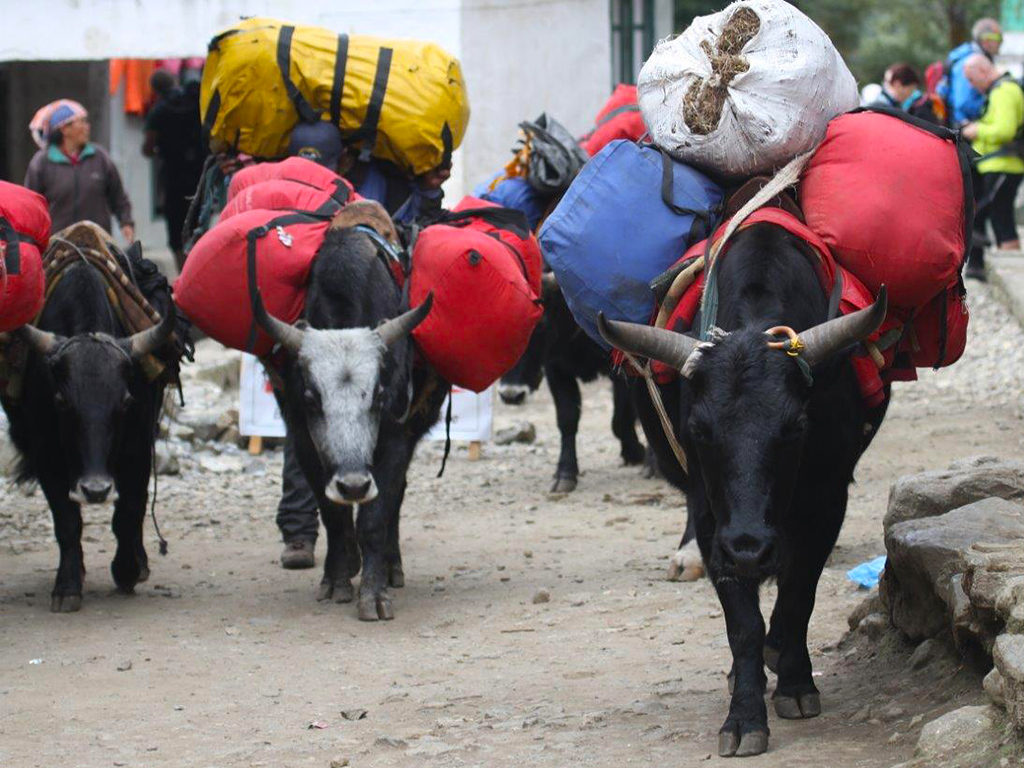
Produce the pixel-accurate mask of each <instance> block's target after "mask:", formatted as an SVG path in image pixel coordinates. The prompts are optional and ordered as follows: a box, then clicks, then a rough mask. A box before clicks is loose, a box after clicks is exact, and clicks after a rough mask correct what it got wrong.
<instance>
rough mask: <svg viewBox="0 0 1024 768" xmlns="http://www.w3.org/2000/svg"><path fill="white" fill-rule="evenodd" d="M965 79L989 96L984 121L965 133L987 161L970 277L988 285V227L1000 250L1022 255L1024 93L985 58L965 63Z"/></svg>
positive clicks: (981, 172)
mask: <svg viewBox="0 0 1024 768" xmlns="http://www.w3.org/2000/svg"><path fill="white" fill-rule="evenodd" d="M964 75H965V76H966V77H967V79H968V81H969V82H970V83H971V85H972V86H974V87H975V88H977V89H978V90H979V91H981V92H982V93H984V94H985V108H984V111H983V112H982V115H981V118H980V119H979V120H978V121H977V122H973V123H968V124H967V125H965V126H964V127H963V129H962V130H963V135H964V137H965V138H966V139H968V140H969V141H971V142H972V147H973V148H974V151H975V152H977V153H978V154H979V155H981V158H980V159H979V160H978V161H977V164H976V169H977V175H976V178H980V184H977V183H976V187H977V188H976V190H975V198H976V201H977V202H976V204H975V219H974V244H973V246H972V248H971V254H970V257H969V259H968V262H967V269H966V271H965V274H966V275H967V276H968V277H973V278H976V279H979V280H984V279H985V261H984V258H985V257H984V253H985V251H984V244H985V241H986V234H985V225H986V223H991V224H992V231H993V232H994V233H995V236H996V242H997V243H998V245H999V248H1000V249H1002V250H1020V239H1019V236H1018V235H1017V223H1016V221H1015V218H1014V201H1015V200H1016V198H1017V190H1018V189H1019V188H1020V183H1021V179H1022V178H1024V158H1022V156H1021V151H1020V146H1019V144H1018V142H1017V137H1018V134H1019V133H1020V131H1021V126H1022V125H1024V91H1022V90H1021V87H1020V86H1019V85H1018V84H1017V83H1016V82H1014V81H1013V80H1012V79H1010V76H1009V75H1007V74H1005V73H1003V72H1000V71H999V70H998V69H996V67H995V65H993V64H992V62H991V61H989V59H988V58H987V57H985V56H983V55H981V54H975V55H973V56H971V57H970V58H969V59H968V60H967V61H966V62H964Z"/></svg>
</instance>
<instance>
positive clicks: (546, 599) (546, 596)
mask: <svg viewBox="0 0 1024 768" xmlns="http://www.w3.org/2000/svg"><path fill="white" fill-rule="evenodd" d="M550 602H551V592H549V591H548V590H547V589H545V588H544V587H541V588H540V589H538V590H537V591H536V592H535V593H534V594H533V604H534V605H540V604H541V603H550Z"/></svg>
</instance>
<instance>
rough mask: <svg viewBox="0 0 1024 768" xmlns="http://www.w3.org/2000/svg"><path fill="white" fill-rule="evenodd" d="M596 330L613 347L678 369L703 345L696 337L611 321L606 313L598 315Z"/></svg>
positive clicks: (662, 329)
mask: <svg viewBox="0 0 1024 768" xmlns="http://www.w3.org/2000/svg"><path fill="white" fill-rule="evenodd" d="M597 330H598V332H599V333H600V334H601V338H603V339H604V340H605V341H607V342H608V343H609V344H611V345H612V346H613V347H618V348H619V349H624V350H626V351H627V352H632V353H633V354H636V355H643V356H644V357H649V358H651V359H652V360H660V361H661V362H663V363H665V364H666V365H671V366H672V367H673V368H675V369H676V370H678V371H681V370H682V369H683V366H684V365H686V361H687V359H688V358H689V357H690V354H691V353H692V352H693V350H695V349H696V348H697V346H698V345H699V344H700V342H699V341H697V339H694V338H692V337H690V336H684V335H683V334H681V333H675V332H674V331H667V330H665V329H664V328H651V327H650V326H647V325H639V324H637V323H621V322H619V321H618V320H609V319H607V318H606V317H605V316H604V313H603V312H602V313H599V314H598V316H597Z"/></svg>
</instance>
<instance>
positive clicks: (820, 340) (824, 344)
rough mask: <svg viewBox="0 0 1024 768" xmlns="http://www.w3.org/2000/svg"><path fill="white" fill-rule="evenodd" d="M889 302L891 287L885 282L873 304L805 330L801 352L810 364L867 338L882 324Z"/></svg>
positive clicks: (801, 336)
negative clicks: (886, 285)
mask: <svg viewBox="0 0 1024 768" xmlns="http://www.w3.org/2000/svg"><path fill="white" fill-rule="evenodd" d="M888 306H889V301H888V291H887V290H886V288H885V286H884V285H883V286H882V287H881V289H880V290H879V291H878V298H877V299H875V303H874V304H872V305H871V306H870V307H865V308H864V309H861V310H858V311H856V312H854V313H853V314H850V315H844V316H843V317H837V318H835V319H834V320H829V321H827V322H824V323H821V324H820V325H816V326H814V327H813V328H808V329H807V330H806V331H804V332H803V333H801V334H800V340H801V341H803V343H804V351H803V353H802V354H801V356H802V357H803V358H804V359H805V360H807V362H808V364H810V365H815V364H817V363H820V362H821V361H822V360H825V359H826V358H827V357H829V356H830V355H833V354H835V353H836V352H838V351H839V350H841V349H845V348H846V347H848V346H850V345H851V344H856V343H857V342H858V341H863V340H864V339H866V338H867V337H868V336H870V335H871V334H872V333H874V332H875V331H877V330H878V328H879V326H881V325H882V321H883V320H885V313H886V310H887V309H888Z"/></svg>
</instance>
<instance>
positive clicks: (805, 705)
mask: <svg viewBox="0 0 1024 768" xmlns="http://www.w3.org/2000/svg"><path fill="white" fill-rule="evenodd" d="M775 714H776V715H778V716H779V717H781V718H782V719H783V720H805V719H807V718H810V717H817V716H818V715H820V714H821V696H820V695H819V694H817V693H805V694H804V695H803V696H799V697H797V696H778V695H777V696H776V697H775Z"/></svg>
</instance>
